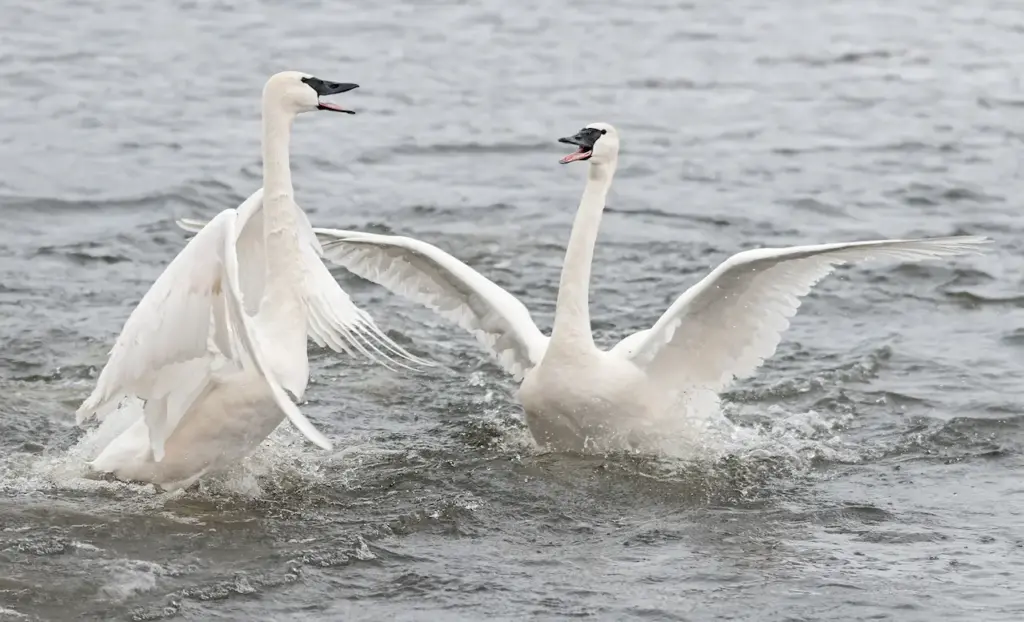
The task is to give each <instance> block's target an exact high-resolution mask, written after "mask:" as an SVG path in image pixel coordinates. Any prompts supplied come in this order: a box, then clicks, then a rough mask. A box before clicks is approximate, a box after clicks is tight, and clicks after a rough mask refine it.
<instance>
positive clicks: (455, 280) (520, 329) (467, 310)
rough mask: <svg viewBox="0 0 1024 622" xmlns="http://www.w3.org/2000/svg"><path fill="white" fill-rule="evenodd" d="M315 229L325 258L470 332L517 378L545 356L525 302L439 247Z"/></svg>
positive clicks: (403, 239)
mask: <svg viewBox="0 0 1024 622" xmlns="http://www.w3.org/2000/svg"><path fill="white" fill-rule="evenodd" d="M314 231H315V232H316V234H317V236H318V237H319V238H320V242H321V246H322V247H323V250H324V255H323V256H324V258H325V259H327V260H328V261H331V262H333V263H336V264H339V265H341V266H344V267H345V268H346V269H348V270H349V271H350V272H352V273H354V274H356V275H358V276H361V277H363V278H365V279H367V280H369V281H372V282H374V283H377V284H379V285H381V286H383V287H384V288H386V289H388V290H389V291H391V292H393V293H395V294H398V295H399V296H403V297H405V298H408V299H409V300H411V301H413V302H416V303H418V304H421V305H423V306H425V307H427V308H428V309H431V310H432V311H434V312H435V313H437V314H438V315H440V316H441V317H443V318H445V319H447V320H449V321H451V322H453V323H455V324H457V325H458V326H460V327H462V328H463V329H465V330H467V331H468V332H469V333H470V334H472V335H473V336H474V337H476V339H477V341H479V342H480V343H481V344H483V345H484V346H486V347H487V348H488V349H489V350H491V352H492V353H493V354H494V356H495V358H496V360H497V361H498V363H499V364H500V365H501V366H502V368H503V369H505V371H507V372H508V373H510V374H512V375H513V377H515V378H516V379H517V380H521V379H522V378H523V376H524V375H525V374H526V372H527V371H529V370H530V369H531V368H533V367H534V366H535V365H537V363H539V362H540V360H541V358H543V356H544V352H545V350H546V349H547V342H548V338H547V337H545V336H544V335H543V334H541V332H540V329H538V328H537V325H536V324H535V323H534V322H533V319H532V318H531V317H530V312H529V311H528V310H527V309H526V307H525V306H523V303H521V302H520V301H519V300H518V299H517V298H516V297H515V296H513V295H512V294H510V293H508V292H507V291H505V290H504V289H502V288H501V287H499V286H498V285H496V284H495V283H493V282H492V281H490V280H488V279H487V278H486V277H484V276H483V275H481V274H480V273H479V272H477V271H476V270H474V269H472V268H470V267H469V266H467V265H466V264H464V263H462V262H461V261H459V260H458V259H456V258H455V257H452V256H451V255H449V254H448V253H446V252H444V251H443V250H441V249H439V248H437V247H436V246H433V245H431V244H427V243H426V242H422V241H420V240H414V239H412V238H407V237H401V236H386V235H376V234H372V233H360V232H356V231H344V230H340V229H320V228H317V229H314Z"/></svg>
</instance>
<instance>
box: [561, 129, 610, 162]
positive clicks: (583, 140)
mask: <svg viewBox="0 0 1024 622" xmlns="http://www.w3.org/2000/svg"><path fill="white" fill-rule="evenodd" d="M600 137H601V132H600V131H599V130H595V129H592V128H589V127H585V128H583V129H582V130H580V131H579V132H577V133H576V135H575V136H567V137H565V138H559V139H558V142H560V143H565V144H567V145H576V146H577V147H578V149H576V151H574V152H573V153H570V154H569V155H567V156H565V157H563V158H562V159H561V160H559V162H560V163H562V164H568V163H569V162H579V161H582V160H589V159H590V156H591V155H593V152H594V143H596V142H597V139H598V138H600Z"/></svg>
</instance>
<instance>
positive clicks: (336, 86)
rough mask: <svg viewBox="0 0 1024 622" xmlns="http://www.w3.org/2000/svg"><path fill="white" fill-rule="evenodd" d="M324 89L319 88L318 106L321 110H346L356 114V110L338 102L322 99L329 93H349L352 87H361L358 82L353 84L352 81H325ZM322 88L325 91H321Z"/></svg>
mask: <svg viewBox="0 0 1024 622" xmlns="http://www.w3.org/2000/svg"><path fill="white" fill-rule="evenodd" d="M323 87H324V88H323V89H317V96H318V97H317V106H316V107H317V108H318V109H319V110H331V111H333V112H345V113H348V114H355V113H356V111H355V110H346V109H345V108H342V107H341V106H339V105H337V104H333V103H331V102H327V101H324V100H323V99H320V98H322V97H325V96H328V95H337V94H338V93H347V92H348V91H351V90H352V89H357V88H359V85H358V84H352V83H351V82H324V83H323ZM321 90H322V91H323V92H321Z"/></svg>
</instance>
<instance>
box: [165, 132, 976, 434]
mask: <svg viewBox="0 0 1024 622" xmlns="http://www.w3.org/2000/svg"><path fill="white" fill-rule="evenodd" d="M561 142H568V143H571V144H576V145H579V146H580V149H579V151H577V152H576V153H574V154H571V155H569V156H566V157H565V158H563V160H562V161H563V162H571V161H576V160H590V164H589V170H588V180H587V185H586V187H585V189H584V192H583V198H582V199H581V201H580V206H579V210H578V212H577V215H576V219H575V222H574V225H573V230H572V234H571V236H570V239H569V244H568V247H567V250H566V257H565V263H564V266H563V269H562V276H561V282H560V284H559V290H558V301H557V304H556V309H555V321H554V327H553V329H552V333H551V336H550V338H549V337H547V336H545V335H543V334H542V333H541V332H540V330H539V329H538V328H537V326H536V324H534V322H533V320H532V318H531V317H530V314H529V311H527V309H526V307H525V306H524V305H523V304H522V303H521V302H520V301H519V300H517V299H516V298H515V297H514V296H512V295H511V294H509V293H508V292H507V291H505V290H504V289H502V288H500V287H499V286H497V285H496V284H494V283H493V282H491V281H489V280H488V279H486V278H485V277H484V276H482V275H481V274H479V273H478V272H476V271H475V270H473V269H472V268H470V267H469V266H467V265H465V264H464V263H462V262H461V261H459V260H458V259H456V258H454V257H452V256H451V255H449V254H448V253H446V252H444V251H442V250H441V249H439V248H437V247H435V246H432V245H430V244H427V243H426V242H422V241H420V240H415V239H411V238H407V237H401V236H385V235H375V234H370V233H361V232H356V231H343V230H338V229H314V230H313V231H314V232H315V233H316V235H317V237H318V238H319V239H320V242H321V244H322V245H323V249H324V257H325V258H327V259H328V260H330V261H332V262H335V263H338V264H340V265H342V266H344V267H346V268H347V269H348V270H350V271H351V272H353V273H355V274H357V275H359V276H361V277H363V278H366V279H368V280H370V281H373V282H375V283H378V284H380V285H382V286H384V287H386V288H387V289H389V290H390V291H392V292H394V293H397V294H399V295H402V296H405V297H406V298H409V299H410V300H413V301H415V302H418V303H420V304H423V305H425V306H427V307H428V308H430V309H432V310H434V311H435V312H437V313H439V314H440V315H442V316H443V317H445V318H447V319H449V320H451V321H453V322H455V323H457V324H458V325H459V326H461V327H462V328H464V329H466V330H468V331H469V332H471V333H472V334H474V335H475V336H476V338H477V339H478V340H479V341H480V342H482V343H483V344H484V345H485V346H487V347H488V348H489V349H491V350H492V351H493V353H494V354H495V356H496V358H497V361H498V362H499V364H500V365H501V366H502V367H503V368H504V369H505V370H506V371H507V372H509V373H510V374H512V375H513V376H514V377H515V378H516V379H517V380H520V379H521V380H522V384H521V385H520V389H519V398H520V400H521V402H522V404H523V407H524V409H525V412H526V422H527V425H528V426H529V429H530V432H531V434H532V436H533V437H534V439H535V440H536V441H537V442H538V443H540V444H542V445H546V446H549V447H551V448H553V449H559V450H576V451H579V450H595V451H606V450H614V449H640V450H651V449H657V448H660V447H661V445H660V442H661V440H662V439H663V437H664V433H665V432H666V431H668V430H670V429H673V428H675V429H676V430H678V429H680V427H685V426H686V421H685V418H686V417H685V413H681V412H680V411H681V410H682V411H686V410H687V409H690V410H691V412H692V411H693V410H697V411H700V410H707V409H708V408H709V407H713V406H716V405H717V403H718V394H719V393H720V392H721V391H722V390H723V389H725V388H726V387H727V386H729V384H730V383H731V382H732V381H733V379H734V378H737V377H745V376H749V375H751V374H752V373H753V372H754V371H755V370H756V369H757V368H758V367H759V366H760V365H761V363H762V362H763V361H764V359H766V358H768V357H770V356H771V355H772V354H773V353H774V352H775V349H776V346H777V345H778V343H779V340H780V337H781V334H782V332H783V331H784V330H785V329H786V328H787V327H788V325H789V321H788V320H789V318H790V317H792V316H793V315H794V314H795V313H796V311H797V308H798V307H799V305H800V297H802V296H803V295H805V294H806V293H807V292H808V291H809V290H810V288H811V287H812V286H813V285H814V284H815V283H816V282H817V281H818V280H820V279H821V278H823V277H824V276H826V275H828V274H829V273H830V272H831V271H832V270H833V269H834V267H835V266H836V265H838V264H842V263H847V262H855V261H862V260H867V259H872V258H893V259H905V260H923V259H931V258H938V257H947V256H953V255H960V254H964V253H968V252H972V251H976V250H977V247H978V245H979V244H982V243H983V242H985V240H984V238H978V237H970V236H961V237H950V238H934V239H923V240H881V241H872V242H851V243H838V244H821V245H814V246H798V247H790V248H781V249H758V250H749V251H744V252H741V253H739V254H737V255H734V256H732V257H730V258H729V259H728V260H726V261H725V262H724V263H723V264H721V265H720V266H718V267H717V268H716V269H715V270H713V271H712V272H711V273H710V274H709V275H708V276H707V277H705V278H704V279H703V280H701V281H700V282H698V283H697V284H696V285H694V286H693V287H691V288H690V289H689V290H687V291H686V292H685V293H684V294H683V295H682V296H680V297H679V298H678V299H677V300H676V301H675V303H673V304H672V306H671V307H670V308H669V309H668V310H667V311H666V312H665V314H664V315H662V317H661V318H660V319H659V320H658V321H657V322H656V323H655V325H654V326H653V327H652V328H650V329H647V330H643V331H640V332H638V333H635V334H633V335H630V336H629V337H627V338H625V339H623V340H622V341H621V342H619V343H618V344H617V345H616V346H615V347H614V348H612V349H611V350H609V351H602V350H600V349H599V348H597V346H596V345H595V344H594V341H593V337H592V333H591V327H590V313H589V300H588V295H589V281H590V266H591V262H592V259H593V250H594V244H595V242H596V239H597V233H598V228H599V226H600V221H601V214H602V212H603V210H604V205H605V197H606V195H607V192H608V189H609V187H610V185H611V181H612V177H613V176H614V173H615V167H616V164H617V158H618V134H617V132H616V131H615V129H614V128H613V127H612V126H610V125H607V124H603V123H598V124H593V125H591V126H588V127H587V128H584V129H583V130H581V132H580V133H578V134H577V135H576V136H574V137H572V138H566V139H561ZM183 226H184V227H185V228H194V227H196V226H197V225H196V223H184V224H183Z"/></svg>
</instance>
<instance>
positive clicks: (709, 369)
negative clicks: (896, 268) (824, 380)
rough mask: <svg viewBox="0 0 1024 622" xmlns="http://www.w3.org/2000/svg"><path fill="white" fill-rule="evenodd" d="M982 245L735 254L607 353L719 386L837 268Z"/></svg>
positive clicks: (756, 362)
mask: <svg viewBox="0 0 1024 622" xmlns="http://www.w3.org/2000/svg"><path fill="white" fill-rule="evenodd" d="M987 242H988V240H987V239H986V238H983V237H976V236H956V237H948V238H931V239H919V240H879V241H870V242H851V243H839V244H820V245H815V246H795V247H791V248H780V249H758V250H751V251H745V252H742V253H738V254H736V255H733V256H732V257H730V258H729V259H727V260H726V261H725V262H724V263H722V264H721V265H720V266H718V267H717V268H715V270H713V271H712V272H711V273H710V274H709V275H708V276H706V277H705V278H704V279H702V280H701V281H700V282H698V283H697V284H696V285H694V286H693V287H691V288H690V289H688V290H687V291H686V292H685V293H683V295H682V296H680V297H679V298H678V299H677V300H676V301H675V302H674V303H673V304H672V306H671V307H669V309H668V310H667V311H666V312H665V313H664V314H663V315H662V316H661V318H659V319H658V321H657V322H656V323H655V324H654V326H653V327H652V328H651V329H649V330H647V331H642V332H641V333H637V334H635V335H632V336H630V337H628V338H626V339H624V340H623V341H622V342H620V343H619V344H618V345H617V346H616V347H615V348H614V349H613V350H612V351H613V352H617V353H619V354H620V355H622V356H624V357H626V358H629V359H631V360H633V361H634V362H635V363H637V365H639V366H640V367H641V368H643V369H646V370H647V372H648V373H649V374H651V375H652V376H653V377H654V378H655V379H657V380H659V381H660V382H662V383H663V384H665V385H666V386H700V387H703V388H709V389H712V390H714V391H721V390H723V389H725V388H726V387H728V386H729V384H730V383H731V382H732V381H733V379H734V378H743V377H746V376H749V375H750V374H752V373H753V372H754V371H755V370H756V369H757V368H758V367H760V366H761V364H762V363H763V362H764V360H765V359H767V358H769V357H770V356H772V354H774V353H775V349H776V348H777V347H778V344H779V341H780V340H781V338H782V333H783V332H784V331H785V330H786V329H787V328H788V327H789V319H790V318H792V317H793V316H794V315H795V314H796V312H797V309H798V308H799V307H800V302H801V300H800V299H801V298H802V297H803V296H805V295H806V294H807V293H808V292H809V291H810V289H811V288H812V287H813V286H814V285H815V284H816V283H817V282H818V281H820V280H821V279H822V278H824V277H825V276H827V275H828V274H830V273H831V272H832V271H833V270H834V269H835V267H836V266H837V265H840V264H844V263H848V262H859V261H866V260H872V259H903V260H908V261H921V260H927V259H937V258H941V257H950V256H954V255H962V254H967V253H977V252H979V248H980V246H981V245H982V244H985V243H987Z"/></svg>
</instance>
